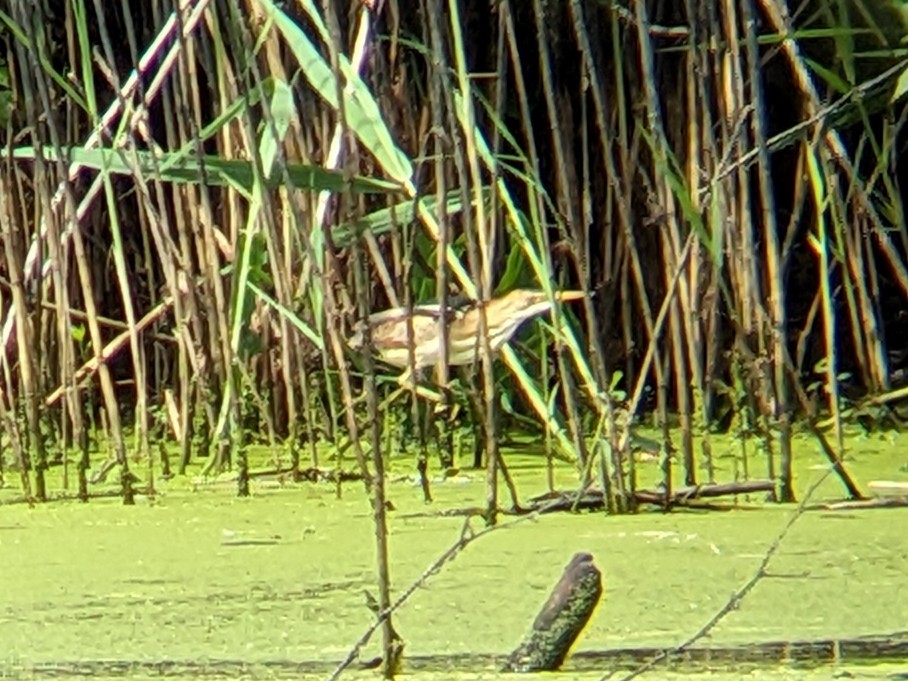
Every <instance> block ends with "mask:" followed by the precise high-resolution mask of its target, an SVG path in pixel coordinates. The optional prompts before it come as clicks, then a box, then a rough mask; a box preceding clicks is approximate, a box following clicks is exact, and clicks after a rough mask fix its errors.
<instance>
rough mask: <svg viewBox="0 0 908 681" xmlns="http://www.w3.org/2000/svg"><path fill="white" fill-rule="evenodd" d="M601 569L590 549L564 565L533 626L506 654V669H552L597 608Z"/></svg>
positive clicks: (535, 670)
mask: <svg viewBox="0 0 908 681" xmlns="http://www.w3.org/2000/svg"><path fill="white" fill-rule="evenodd" d="M601 596H602V573H600V572H599V569H598V568H597V567H596V566H595V565H593V556H591V555H590V554H589V553H577V554H575V555H574V557H573V558H571V562H570V563H568V565H567V567H566V568H565V569H564V574H562V575H561V579H560V580H558V584H556V585H555V588H554V589H552V593H551V594H550V595H549V598H548V600H547V601H546V602H545V605H543V606H542V610H540V611H539V614H538V615H537V616H536V620H535V621H534V622H533V628H532V630H531V631H530V633H529V634H528V635H527V636H526V638H525V639H524V640H523V643H521V644H520V646H519V647H518V648H517V649H516V650H515V651H514V652H513V653H511V655H510V656H509V657H508V662H507V664H506V665H505V671H512V672H538V671H555V670H557V669H558V668H560V667H561V665H562V663H563V662H564V659H565V658H566V657H567V654H568V651H569V650H570V649H571V646H572V645H573V644H574V641H576V640H577V637H578V636H579V635H580V632H581V631H583V627H585V626H586V623H587V622H588V621H589V619H590V617H591V616H592V614H593V610H595V609H596V604H597V603H598V602H599V598H600V597H601Z"/></svg>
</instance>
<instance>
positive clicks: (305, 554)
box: [0, 433, 908, 679]
mask: <svg viewBox="0 0 908 681" xmlns="http://www.w3.org/2000/svg"><path fill="white" fill-rule="evenodd" d="M795 443H796V445H797V447H798V452H799V460H800V461H802V462H803V463H802V464H801V466H803V468H800V469H799V471H798V476H797V478H796V479H797V481H798V488H799V493H803V492H804V490H805V489H806V487H807V486H808V485H809V484H810V483H811V482H813V481H814V480H815V479H816V478H817V477H818V476H820V475H822V473H823V471H822V469H823V468H824V466H823V458H822V456H820V455H818V454H817V453H816V452H815V450H812V448H811V443H810V440H809V439H807V438H800V437H799V438H796V440H795ZM850 444H851V445H852V446H851V451H852V452H853V460H852V461H851V462H850V464H851V465H852V468H853V470H854V471H855V472H856V474H857V475H858V476H859V477H860V478H861V479H874V478H889V479H892V478H896V479H899V478H902V479H904V478H905V477H906V476H905V473H904V472H901V471H900V470H899V469H900V468H904V465H905V463H906V460H905V455H904V446H905V438H904V437H892V436H888V435H880V436H871V437H861V436H860V435H858V434H857V433H852V434H850ZM726 447H727V450H726ZM734 449H735V448H734V443H733V442H732V441H730V440H719V441H717V442H716V454H717V459H718V460H719V461H720V462H721V461H726V460H727V459H726V456H725V455H726V454H728V455H729V456H731V455H732V454H733V452H734ZM504 455H505V456H506V457H507V460H508V462H509V463H510V466H511V470H512V471H513V473H514V475H515V478H516V480H517V483H518V487H519V489H520V491H521V493H522V495H523V496H524V497H528V496H531V495H533V494H536V493H540V492H543V491H544V488H543V487H542V485H541V482H542V480H543V476H542V475H541V467H542V466H541V458H540V456H538V455H535V456H533V455H529V454H526V453H525V451H524V448H518V449H515V448H510V447H509V448H504ZM643 467H644V472H643V474H644V475H649V474H651V475H652V477H653V478H655V477H657V473H658V471H657V470H656V467H655V466H653V465H652V464H650V465H649V466H646V465H644V466H643ZM647 469H652V470H649V471H647ZM411 471H412V464H411V462H410V461H409V460H400V459H398V460H395V461H394V462H393V466H392V470H391V471H390V475H391V478H392V480H394V482H392V483H391V484H390V485H389V486H388V497H389V499H390V500H391V501H392V503H393V504H394V507H395V509H396V510H394V511H393V512H392V513H391V514H390V516H389V527H390V550H391V558H392V561H393V564H394V568H395V569H394V587H395V591H400V590H402V589H403V588H404V587H405V586H407V585H408V584H409V583H411V582H412V581H415V580H416V579H417V578H418V577H419V576H420V574H421V573H422V572H423V570H424V569H425V568H426V567H427V566H428V565H429V564H430V563H431V562H432V561H433V560H434V559H435V558H436V557H437V556H438V555H439V554H440V553H441V552H442V551H443V550H444V549H445V548H447V546H449V545H450V544H451V543H452V542H453V541H454V540H455V539H456V537H457V536H458V535H459V533H460V531H461V526H462V523H463V519H462V518H456V517H439V516H437V515H435V513H436V512H437V511H440V510H443V509H451V508H466V507H475V506H481V499H482V497H483V481H482V476H481V474H480V472H477V471H471V470H463V471H461V474H460V475H459V476H458V477H455V478H452V479H449V480H447V481H445V482H440V481H436V482H435V483H434V484H433V493H434V495H435V498H436V502H435V504H432V505H426V504H424V503H423V501H422V495H421V492H420V490H419V486H418V484H417V482H416V480H415V477H414V478H413V479H412V480H405V479H401V478H406V477H409V475H408V474H409V473H411ZM558 477H559V479H560V480H562V481H564V482H568V481H570V480H571V479H572V477H573V473H572V472H571V470H570V469H569V468H568V467H565V466H559V468H558ZM190 479H191V477H190ZM842 496H843V495H842V490H841V488H840V487H838V486H837V485H836V484H834V481H832V480H831V479H828V480H827V482H826V483H825V484H824V485H823V486H822V487H820V488H819V489H818V490H817V492H816V498H815V500H816V501H820V500H827V501H828V500H835V499H840V498H842ZM739 501H740V502H741V503H742V504H743V505H744V506H745V507H753V506H757V507H760V508H762V509H763V510H761V511H757V512H755V511H753V510H738V511H731V512H727V513H698V512H687V513H675V514H669V515H664V514H661V513H645V514H640V515H637V516H627V517H622V518H614V517H613V518H610V517H607V516H605V515H603V514H600V513H590V514H581V515H571V514H554V515H548V516H544V517H542V518H541V519H539V520H538V521H536V522H530V523H523V524H520V525H517V526H515V527H513V528H510V529H507V530H503V531H500V532H496V533H493V534H492V535H490V536H489V537H488V538H484V539H481V540H479V541H478V542H477V543H475V544H473V545H471V546H470V547H468V549H467V550H466V551H465V552H464V553H463V554H462V555H461V556H460V557H458V559H457V560H456V561H455V562H454V563H453V564H451V565H450V566H449V567H448V569H446V570H444V571H443V572H442V573H441V574H439V575H437V576H435V577H434V578H432V579H431V580H430V582H429V584H428V586H427V588H424V589H421V590H420V591H418V592H417V593H416V594H415V595H414V596H413V598H412V599H411V600H410V601H409V603H407V604H406V605H405V606H404V607H403V608H402V609H401V610H400V611H398V613H397V614H396V619H395V626H396V627H397V628H398V630H399V631H400V632H401V634H402V635H403V636H404V638H405V640H406V641H407V649H406V656H414V657H417V658H419V657H421V656H426V655H438V656H442V657H443V656H458V655H483V654H485V655H488V654H505V653H507V652H508V651H509V650H510V648H511V647H513V646H514V645H516V643H517V642H518V640H519V639H520V637H521V635H522V634H523V632H524V630H525V628H526V627H527V626H528V623H529V622H530V621H531V620H532V618H533V617H534V616H535V612H536V609H537V608H538V607H539V605H540V604H541V603H542V601H543V600H544V598H545V596H546V594H547V592H548V590H549V588H551V585H552V584H553V583H554V581H555V580H556V579H557V577H558V575H559V574H560V570H561V568H562V567H563V565H564V563H566V562H567V560H568V558H569V557H570V556H571V555H572V554H573V552H575V551H580V550H584V551H590V552H592V553H593V554H594V556H595V558H596V562H597V564H598V565H599V566H600V568H601V569H602V570H603V573H604V576H605V585H606V596H605V600H604V601H603V603H602V604H601V605H600V608H599V609H598V610H597V612H596V614H595V615H594V619H593V621H592V622H591V624H590V626H589V627H588V629H587V630H586V632H585V633H584V635H583V636H582V638H581V641H580V644H579V646H578V650H579V651H585V650H586V651H594V650H600V649H605V648H632V647H644V646H663V645H673V644H675V643H676V642H677V641H678V640H679V638H681V637H683V636H685V635H687V634H688V633H690V632H693V631H695V630H696V629H698V628H699V627H700V626H701V625H702V623H703V622H704V621H705V620H706V619H708V617H709V616H710V615H711V614H712V613H713V612H714V611H715V610H717V609H718V608H719V607H720V606H721V605H722V604H723V603H724V602H725V600H726V599H727V598H728V596H729V594H730V593H731V592H732V591H733V590H734V589H735V588H737V587H739V586H740V585H741V584H742V583H743V582H744V581H745V580H746V579H747V578H748V577H749V576H750V575H751V574H752V573H753V571H754V570H755V569H756V566H757V565H758V564H759V562H760V560H761V558H762V556H763V555H764V553H765V551H766V548H767V546H768V545H769V544H770V543H771V542H772V540H773V539H774V537H775V536H776V535H777V534H778V532H779V531H780V529H781V528H782V526H783V525H784V523H785V522H786V520H787V517H788V515H789V514H790V513H791V512H792V508H791V507H784V506H783V507H779V506H773V505H770V506H765V505H764V503H763V499H760V498H756V499H743V498H742V499H740V500H739ZM902 513H903V511H900V510H876V511H862V512H859V513H854V512H845V511H837V512H808V513H806V514H805V515H804V517H802V518H801V519H800V520H799V522H798V523H797V524H796V525H795V527H794V529H793V530H792V533H791V534H790V535H789V537H788V538H787V539H786V541H785V543H784V545H783V547H782V548H781V550H780V552H779V554H778V555H777V557H776V558H775V559H774V560H773V562H772V563H771V565H770V568H769V575H768V577H767V578H766V579H765V580H764V581H762V582H761V583H760V584H759V585H758V587H757V589H756V590H755V591H754V592H753V594H752V595H751V597H750V598H748V599H747V600H746V601H745V603H744V604H743V605H742V607H741V608H740V609H739V610H738V611H736V612H735V613H734V614H732V615H731V616H730V617H729V618H728V619H727V620H725V621H724V622H723V623H722V624H721V625H720V626H719V627H718V628H717V629H716V630H715V631H714V632H713V635H712V636H711V637H710V639H708V640H707V641H704V642H702V643H703V644H708V645H719V646H722V645H727V644H743V643H749V644H753V643H757V642H763V641H773V640H790V641H794V640H803V639H829V638H850V637H854V636H859V635H867V634H885V633H889V632H897V631H901V630H903V629H904V612H905V611H906V608H908V591H906V590H905V588H904V585H905V575H906V574H908V555H906V553H905V551H904V550H903V548H904V528H903V525H904V523H903V522H902ZM476 522H478V519H474V523H476ZM372 532H373V526H372V520H371V517H370V515H369V513H368V505H367V503H366V499H365V498H364V493H363V489H362V485H361V484H359V483H355V482H354V483H349V484H347V485H346V486H345V487H344V494H343V497H342V498H341V499H337V498H336V494H335V489H334V487H333V485H330V484H325V483H322V484H311V483H304V484H299V485H297V484H291V483H287V484H278V483H277V482H276V481H275V480H273V479H267V480H260V481H256V480H255V479H254V480H253V484H252V496H251V498H248V499H238V498H236V497H235V496H234V495H233V483H232V482H228V481H224V482H221V483H216V482H212V483H209V484H207V485H199V486H197V487H196V489H195V490H194V491H193V490H192V489H188V486H187V481H186V480H185V479H182V478H175V479H174V480H173V481H170V482H161V483H159V494H158V495H157V496H156V497H155V498H154V499H153V500H144V501H143V500H141V498H140V502H139V504H138V505H137V506H136V507H135V508H134V509H132V510H129V511H124V509H123V508H122V507H121V506H119V505H118V504H117V503H116V502H115V501H113V500H111V501H97V502H94V503H92V504H88V505H84V504H79V503H67V504H53V505H49V506H40V507H36V508H34V509H29V508H27V507H26V506H24V505H17V506H13V507H6V508H3V509H2V516H0V574H2V575H3V584H2V590H0V621H2V623H3V626H2V629H3V632H4V651H5V653H4V658H3V663H4V664H6V665H7V666H8V667H10V666H15V665H19V666H21V667H23V668H26V669H27V668H28V667H29V665H32V664H36V663H40V664H50V663H53V662H63V661H67V662H76V661H79V660H88V661H100V660H126V661H137V662H144V663H150V662H152V661H155V662H163V661H168V660H169V661H176V662H197V661H200V660H210V661H212V664H215V663H218V662H219V661H220V662H223V661H225V660H226V661H233V662H237V661H243V662H245V663H248V664H250V665H253V666H254V665H255V664H262V665H266V663H273V664H274V665H275V666H274V668H271V671H270V672H269V673H271V674H278V675H281V674H283V673H289V671H288V670H287V669H285V670H284V672H281V669H283V667H281V666H280V665H279V664H278V662H280V663H282V664H286V665H290V664H291V663H293V664H295V663H303V662H305V663H318V662H321V663H322V666H323V667H324V669H322V678H323V677H324V673H325V670H327V669H328V668H330V665H329V664H328V663H329V662H331V661H336V660H337V659H339V658H340V657H342V656H343V654H345V653H346V651H347V649H348V647H349V646H350V645H351V644H352V642H353V641H355V640H356V638H357V637H358V636H359V635H360V633H361V632H362V631H363V630H364V628H365V627H366V626H367V625H368V624H369V622H370V621H371V619H372V615H371V613H370V612H369V611H368V609H367V608H366V607H365V600H364V597H363V593H362V592H363V590H372V589H373V583H374V577H373V571H374V568H373V565H374V549H373V547H372V544H371V541H370V537H371V534H372ZM370 653H371V651H369V650H367V651H366V655H365V657H366V658H368V657H371V654H370ZM465 659H468V658H465ZM477 659H481V658H477ZM770 662H771V664H770V665H769V668H772V667H773V666H774V665H775V663H776V662H777V661H770ZM405 664H406V662H405ZM316 666H318V665H316ZM265 668H267V665H266V666H265V667H263V668H262V669H265ZM762 669H764V668H762V667H761V670H762ZM260 671H262V670H260ZM438 671H439V670H438V669H436V670H435V672H434V673H435V674H437V673H438ZM461 671H463V672H466V671H467V670H463V669H462V670H461ZM473 671H474V672H475V669H474V670H473ZM738 671H739V672H740V668H739V669H738ZM0 673H2V670H0ZM262 673H264V672H262ZM717 673H719V676H717V677H715V678H722V676H721V669H720V670H719V671H718V672H717ZM760 673H761V675H762V674H763V671H761V672H760ZM771 673H772V674H780V676H779V677H778V678H797V679H809V678H815V677H814V675H813V674H814V672H810V671H799V672H797V673H795V672H791V674H792V675H791V676H788V677H786V676H785V675H784V673H783V672H779V671H773V672H771ZM423 674H428V675H426V676H423ZM659 675H660V678H662V672H660V673H659ZM415 678H437V677H436V676H432V675H431V674H430V673H429V672H428V671H424V672H420V673H418V674H417V675H416V677H415ZM445 678H457V679H468V678H480V677H477V676H475V675H474V676H470V674H469V673H464V674H463V675H460V674H459V673H458V674H457V675H453V676H448V675H445ZM571 678H581V677H579V676H577V677H574V676H573V675H572V676H571ZM589 678H592V677H589ZM686 678H688V677H686ZM692 678H697V676H696V675H694V676H693V677H692ZM711 678H713V677H712V676H711ZM729 678H731V677H729ZM816 678H827V677H823V676H819V677H816Z"/></svg>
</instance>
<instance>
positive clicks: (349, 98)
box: [259, 0, 413, 189]
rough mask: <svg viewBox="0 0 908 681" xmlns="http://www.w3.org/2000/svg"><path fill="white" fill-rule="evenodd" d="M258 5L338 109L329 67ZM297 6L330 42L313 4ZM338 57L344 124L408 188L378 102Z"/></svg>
mask: <svg viewBox="0 0 908 681" xmlns="http://www.w3.org/2000/svg"><path fill="white" fill-rule="evenodd" d="M259 2H260V3H261V5H262V6H263V7H264V8H265V11H266V12H267V13H269V14H270V16H271V19H272V20H273V21H274V24H275V26H277V28H278V29H279V30H280V32H281V33H282V34H283V36H284V38H285V39H286V40H287V44H288V46H289V47H290V50H291V51H292V52H293V54H294V56H295V57H296V59H297V61H298V62H299V65H300V72H301V73H302V75H303V77H304V78H305V79H306V80H307V81H308V83H309V85H310V86H312V89H313V90H315V92H316V93H317V94H318V95H319V96H320V97H321V98H322V99H323V100H325V102H326V103H327V104H328V105H329V106H330V107H331V108H333V109H335V110H337V109H338V108H339V103H338V98H337V96H338V84H337V79H336V78H335V77H334V72H333V71H332V69H331V66H330V64H329V63H328V62H327V61H326V60H325V58H324V57H322V52H321V51H320V50H319V49H317V48H316V46H315V45H314V44H313V43H312V41H311V40H310V39H309V36H307V35H306V34H305V33H304V32H303V30H302V29H301V28H300V27H299V26H298V25H297V24H296V22H294V21H293V20H292V19H291V18H290V17H289V16H287V14H286V13H284V12H283V11H282V10H280V9H278V8H277V7H276V6H275V4H274V3H273V2H271V0H259ZM300 5H301V7H302V9H303V10H304V11H305V12H306V14H307V15H308V16H309V19H310V21H311V22H312V25H313V26H314V27H315V29H316V31H317V33H318V34H319V37H320V38H321V40H322V41H323V42H325V43H328V42H330V40H331V38H330V34H329V32H328V29H327V28H326V26H325V24H324V22H323V21H322V18H321V15H320V14H319V11H318V9H317V8H316V7H315V5H314V4H313V3H312V2H311V1H310V0H302V1H301V2H300ZM338 57H339V58H338V62H339V64H340V70H341V72H342V74H343V76H344V80H345V81H346V82H345V84H344V86H343V95H344V114H345V116H346V121H347V125H348V126H349V127H350V130H351V131H352V132H353V134H354V135H356V138H357V139H358V140H359V141H360V142H362V143H363V145H364V146H365V147H366V148H367V149H368V150H369V151H370V152H372V155H373V156H375V160H376V161H378V163H379V165H381V167H382V168H383V169H384V171H385V172H386V173H387V174H388V175H389V176H390V177H391V178H393V179H394V180H397V182H398V183H400V184H401V185H403V186H405V187H407V188H408V189H412V181H411V180H412V177H413V166H412V164H411V163H410V159H409V158H407V155H406V154H404V153H403V151H401V150H400V148H399V147H398V146H397V145H396V144H395V142H394V140H393V138H392V137H391V132H390V130H389V129H388V127H387V126H386V125H385V121H384V120H383V119H382V116H381V111H380V110H379V108H378V103H377V102H376V101H375V98H374V97H373V96H372V93H371V92H369V89H368V88H367V87H366V84H365V83H364V82H363V81H362V79H361V78H360V77H359V74H357V73H356V71H355V70H354V69H353V67H352V66H351V65H350V61H349V60H348V59H347V58H346V57H345V56H344V55H343V54H340V55H338Z"/></svg>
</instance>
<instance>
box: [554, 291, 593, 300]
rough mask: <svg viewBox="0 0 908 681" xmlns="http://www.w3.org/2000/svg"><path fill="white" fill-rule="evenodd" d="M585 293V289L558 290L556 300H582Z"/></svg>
mask: <svg viewBox="0 0 908 681" xmlns="http://www.w3.org/2000/svg"><path fill="white" fill-rule="evenodd" d="M585 295H586V294H585V293H584V292H583V291H556V292H555V300H557V301H558V302H561V303H566V302H568V301H571V300H581V299H582V298H583V297H584V296H585Z"/></svg>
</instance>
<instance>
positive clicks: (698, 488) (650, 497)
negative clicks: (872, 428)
mask: <svg viewBox="0 0 908 681" xmlns="http://www.w3.org/2000/svg"><path fill="white" fill-rule="evenodd" d="M775 488H776V486H775V483H774V482H773V481H772V480H747V481H745V482H728V483H722V484H716V485H692V486H690V487H682V488H680V489H677V490H675V492H674V494H672V495H671V498H670V499H669V506H684V505H690V502H692V501H696V500H698V499H709V498H714V497H724V496H729V495H740V494H756V493H758V492H767V493H769V492H773V491H775ZM635 498H636V499H637V503H638V504H657V505H659V506H664V505H665V494H664V493H663V492H660V491H659V490H638V491H637V492H636V493H635ZM604 508H605V498H604V497H603V495H602V490H598V489H588V490H586V491H584V492H583V493H582V494H580V496H579V498H578V496H577V492H549V493H546V494H542V495H540V496H537V497H533V498H532V499H530V505H529V508H528V509H527V510H529V511H538V512H540V513H554V512H556V511H572V510H575V511H600V510H602V509H604Z"/></svg>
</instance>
